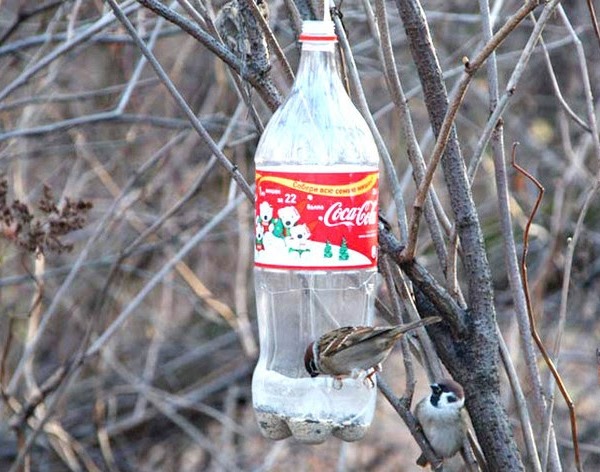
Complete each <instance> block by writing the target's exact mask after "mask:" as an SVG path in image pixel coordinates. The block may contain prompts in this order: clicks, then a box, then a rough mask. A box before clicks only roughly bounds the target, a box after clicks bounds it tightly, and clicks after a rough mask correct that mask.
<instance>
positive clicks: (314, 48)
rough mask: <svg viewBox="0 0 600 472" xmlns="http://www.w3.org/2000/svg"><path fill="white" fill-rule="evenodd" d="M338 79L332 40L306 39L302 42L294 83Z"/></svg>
mask: <svg viewBox="0 0 600 472" xmlns="http://www.w3.org/2000/svg"><path fill="white" fill-rule="evenodd" d="M333 80H339V76H338V72H337V63H336V60H335V42H334V41H319V42H316V41H315V42H312V41H307V42H303V43H302V50H301V53H300V64H299V65H298V72H297V74H296V83H300V82H304V83H308V84H309V85H310V84H312V83H316V82H320V81H327V82H331V81H333Z"/></svg>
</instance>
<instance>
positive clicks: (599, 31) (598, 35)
mask: <svg viewBox="0 0 600 472" xmlns="http://www.w3.org/2000/svg"><path fill="white" fill-rule="evenodd" d="M586 3H587V6H588V10H589V11H590V19H591V20H592V26H593V27H594V34H595V35H596V39H597V40H598V45H599V46H600V27H598V18H597V17H596V9H595V7H594V4H593V3H592V0H586Z"/></svg>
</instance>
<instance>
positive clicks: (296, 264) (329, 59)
mask: <svg viewBox="0 0 600 472" xmlns="http://www.w3.org/2000/svg"><path fill="white" fill-rule="evenodd" d="M326 13H327V16H328V11H327V12H326ZM299 39H300V41H301V42H302V51H301V57H300V64H299V68H298V73H297V77H296V80H295V82H294V85H293V87H292V90H291V92H290V94H289V96H288V97H287V99H286V101H285V102H284V103H283V105H282V106H281V107H280V108H279V109H278V110H277V111H276V112H275V114H274V115H273V117H272V118H271V120H270V122H269V123H268V125H267V127H266V129H265V131H264V133H263V135H262V137H261V139H260V142H259V145H258V149H257V151H256V155H255V164H256V245H255V272H254V274H255V288H256V304H257V312H258V323H259V336H260V357H259V361H258V365H257V366H256V369H255V371H254V376H253V381H252V394H253V405H254V409H255V413H256V416H257V419H258V422H259V425H260V428H261V431H262V433H263V434H264V435H265V436H267V437H269V438H272V439H283V438H285V437H288V436H290V435H293V436H294V437H295V438H297V439H298V440H300V441H302V442H307V443H319V442H322V441H324V440H326V439H327V438H328V437H329V436H330V435H334V436H336V437H339V438H341V439H343V440H346V441H354V440H357V439H360V438H361V437H363V436H364V434H365V432H366V430H367V428H368V427H369V425H370V423H371V421H372V418H373V413H374V409H375V399H376V390H377V389H376V388H375V387H374V386H372V385H370V384H369V382H368V381H367V382H365V381H364V380H363V379H352V378H346V379H343V381H342V384H341V387H340V386H339V385H338V384H336V383H335V382H334V379H333V378H331V377H327V376H319V377H316V378H311V377H310V376H309V374H308V373H307V371H306V369H305V366H304V351H305V349H306V347H307V346H308V344H310V342H312V341H314V340H315V339H317V338H318V337H319V336H320V335H321V334H323V333H325V332H327V331H329V330H331V329H334V328H338V327H340V326H351V325H352V326H356V325H362V326H364V325H370V324H372V322H373V309H374V295H375V293H374V292H375V282H376V277H377V271H376V265H377V201H378V177H379V172H378V161H379V158H378V153H377V149H376V146H375V142H374V140H373V137H372V135H371V132H370V130H369V128H368V126H367V124H366V123H365V121H364V119H363V118H362V116H361V115H360V113H359V112H358V110H357V109H356V108H355V107H354V105H353V104H352V101H351V100H350V98H349V97H348V94H347V93H346V90H345V89H344V86H343V84H342V81H341V80H340V77H339V75H338V72H337V65H336V60H335V45H336V42H337V36H336V35H335V32H334V25H333V22H332V21H331V20H329V18H327V20H325V21H305V22H304V23H303V28H302V34H301V35H300V38H299Z"/></svg>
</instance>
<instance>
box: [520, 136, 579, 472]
mask: <svg viewBox="0 0 600 472" xmlns="http://www.w3.org/2000/svg"><path fill="white" fill-rule="evenodd" d="M516 151H517V143H515V144H513V150H512V157H511V164H512V166H513V167H514V168H515V169H516V170H517V171H518V172H520V173H521V174H522V175H523V176H525V177H526V178H527V179H529V180H530V181H531V182H533V184H534V185H535V186H536V187H537V189H538V196H537V199H536V201H535V204H534V206H533V209H532V210H531V214H530V215H529V219H528V220H527V224H526V226H525V231H524V233H523V253H522V257H521V277H522V279H523V291H524V292H525V299H526V301H527V313H528V315H529V325H530V328H531V335H532V336H533V339H534V341H535V343H536V344H537V346H538V349H539V350H540V352H541V354H542V357H543V358H544V361H545V362H546V365H547V366H548V369H549V370H550V372H551V373H552V376H553V377H554V380H555V381H556V384H557V385H558V389H559V390H560V393H561V394H562V396H563V398H564V400H565V403H566V404H567V408H568V409H569V417H570V419H571V436H572V440H573V450H574V453H575V466H576V467H577V470H578V471H580V472H581V471H583V468H582V465H581V458H580V456H579V441H578V438H577V417H576V415H575V405H574V403H573V400H572V399H571V396H570V395H569V392H568V391H567V388H566V387H565V384H564V383H563V381H562V378H561V376H560V374H559V373H558V370H557V369H556V367H555V365H554V362H553V361H552V359H551V358H550V356H549V354H548V352H547V351H546V348H545V347H544V344H543V342H542V340H541V338H540V336H539V334H538V331H537V327H536V323H535V318H534V315H533V306H532V304H531V298H530V295H529V282H528V278H527V251H528V249H529V230H530V229H531V224H532V222H533V219H534V217H535V214H536V213H537V210H538V208H539V206H540V204H541V202H542V199H543V197H544V187H543V186H542V184H541V183H540V182H539V181H538V180H537V179H536V178H535V177H534V176H533V175H531V174H530V173H529V172H527V170H525V169H524V168H523V167H521V166H520V165H519V164H517V162H516Z"/></svg>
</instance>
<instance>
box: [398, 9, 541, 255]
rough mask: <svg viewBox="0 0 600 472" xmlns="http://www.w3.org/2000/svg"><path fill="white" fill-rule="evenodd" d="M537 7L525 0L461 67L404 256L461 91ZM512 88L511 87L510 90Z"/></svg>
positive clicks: (410, 245)
mask: <svg viewBox="0 0 600 472" xmlns="http://www.w3.org/2000/svg"><path fill="white" fill-rule="evenodd" d="M537 6H538V1H536V0H529V1H527V2H526V3H525V4H524V5H523V6H522V7H521V8H519V10H517V12H516V13H515V14H514V15H513V16H512V17H511V18H510V19H509V20H508V21H507V22H506V23H505V24H504V25H503V26H502V28H500V29H499V30H498V31H497V32H496V34H495V35H494V36H493V37H492V38H491V39H490V40H489V41H488V42H487V43H486V44H485V45H484V47H483V48H482V50H481V51H480V52H479V53H478V54H477V56H476V57H475V58H474V59H473V60H470V59H466V61H465V64H464V66H465V68H464V73H463V76H462V78H461V80H460V82H459V84H458V85H457V89H456V93H454V94H453V96H452V99H451V100H450V103H449V105H448V109H447V112H446V116H445V117H444V121H443V122H442V124H441V126H440V130H439V133H438V137H437V141H436V143H435V147H434V148H433V151H432V153H431V158H430V160H429V164H428V166H427V170H426V172H425V175H424V178H423V182H422V183H421V185H419V188H418V190H417V195H416V197H415V201H414V202H413V215H412V217H411V221H410V223H409V228H413V230H411V232H410V233H409V240H408V243H407V246H406V249H405V251H404V257H405V258H406V259H409V260H410V259H414V257H415V251H416V244H417V234H418V230H417V228H418V227H419V220H420V216H421V208H422V207H423V204H424V203H425V199H426V198H427V195H428V193H429V187H430V186H431V183H432V181H433V174H434V173H435V170H436V168H437V166H438V164H439V162H440V159H441V158H442V156H443V154H444V151H445V149H446V145H447V144H448V140H449V138H450V134H451V132H452V129H453V128H454V120H455V118H456V114H457V113H458V110H459V109H460V107H461V105H462V102H463V100H464V98H465V94H466V92H467V89H468V87H469V85H470V84H471V81H472V80H473V77H474V76H475V73H476V72H477V71H478V70H479V69H480V68H481V66H482V65H483V64H484V63H485V61H486V60H487V58H488V57H489V55H490V54H491V53H492V52H494V51H495V50H496V49H497V48H498V47H499V46H500V44H502V42H503V41H504V40H505V39H506V38H507V36H508V35H509V34H510V33H512V32H513V31H514V30H515V28H517V26H519V24H520V23H521V22H522V21H523V20H524V19H525V18H526V17H527V15H529V13H530V12H532V11H533V10H534V9H535V8H536V7H537ZM513 91H514V90H513Z"/></svg>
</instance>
